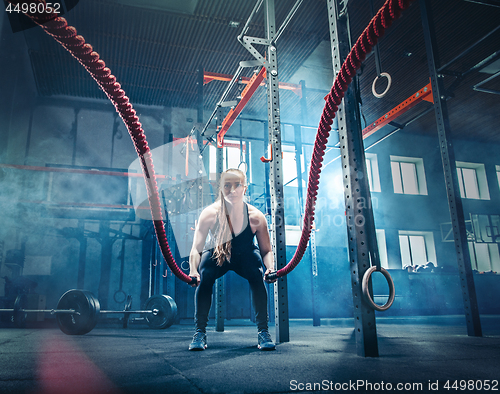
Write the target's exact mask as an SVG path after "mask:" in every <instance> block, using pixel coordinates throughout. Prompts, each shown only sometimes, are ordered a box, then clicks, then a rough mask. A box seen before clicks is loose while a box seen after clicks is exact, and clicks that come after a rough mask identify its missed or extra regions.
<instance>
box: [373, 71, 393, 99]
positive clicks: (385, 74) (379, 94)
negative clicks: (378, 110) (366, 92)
mask: <svg viewBox="0 0 500 394" xmlns="http://www.w3.org/2000/svg"><path fill="white" fill-rule="evenodd" d="M378 77H386V78H387V87H386V88H385V90H384V92H383V93H377V91H376V90H375V84H376V83H377V81H378ZM391 84H392V78H391V76H390V75H389V74H388V73H380V75H377V76H376V77H375V79H374V80H373V83H372V93H373V95H374V96H375V97H376V98H382V97H384V96H385V95H386V94H387V92H388V91H389V89H390V88H391Z"/></svg>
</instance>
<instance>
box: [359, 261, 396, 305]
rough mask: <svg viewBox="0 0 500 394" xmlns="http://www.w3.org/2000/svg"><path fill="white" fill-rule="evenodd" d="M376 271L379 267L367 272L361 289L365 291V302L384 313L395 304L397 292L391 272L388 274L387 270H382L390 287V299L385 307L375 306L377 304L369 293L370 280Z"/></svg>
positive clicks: (371, 268)
mask: <svg viewBox="0 0 500 394" xmlns="http://www.w3.org/2000/svg"><path fill="white" fill-rule="evenodd" d="M376 270H377V267H375V266H373V267H370V268H369V269H368V270H367V271H366V272H365V274H364V275H363V282H362V286H361V287H362V289H363V295H364V296H365V301H366V302H367V303H368V304H369V305H370V306H371V307H372V309H375V310H376V311H380V312H383V311H386V310H387V309H389V308H390V307H391V305H392V303H393V302H394V296H395V293H396V290H395V288H394V282H393V280H392V278H391V275H390V274H389V272H387V270H386V269H384V268H380V272H382V274H383V275H384V276H385V279H387V284H388V285H389V299H388V300H387V303H386V304H385V305H382V306H380V305H377V304H375V302H374V301H373V299H372V297H371V295H370V292H369V291H368V281H369V280H370V276H371V274H372V273H373V272H375V271H376Z"/></svg>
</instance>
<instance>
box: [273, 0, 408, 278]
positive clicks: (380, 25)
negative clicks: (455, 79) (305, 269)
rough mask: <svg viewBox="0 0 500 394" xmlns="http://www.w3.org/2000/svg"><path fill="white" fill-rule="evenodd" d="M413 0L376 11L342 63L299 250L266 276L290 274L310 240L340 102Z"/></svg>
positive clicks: (314, 162)
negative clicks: (354, 78)
mask: <svg viewBox="0 0 500 394" xmlns="http://www.w3.org/2000/svg"><path fill="white" fill-rule="evenodd" d="M412 1H413V0H387V1H386V2H385V3H384V5H383V6H382V8H380V10H379V11H378V12H377V14H376V15H375V16H374V17H373V18H372V20H371V21H370V23H369V24H368V26H367V27H366V28H365V30H364V31H363V33H362V34H361V35H360V36H359V38H358V40H357V41H356V44H354V46H353V47H352V49H351V51H350V52H349V55H348V56H347V58H346V60H345V61H344V63H343V64H342V67H341V68H340V72H339V73H338V75H337V77H336V78H335V81H334V82H333V86H332V89H331V90H330V93H328V96H326V97H325V100H326V103H325V107H324V109H323V113H322V115H321V120H320V123H319V126H318V132H317V134H316V139H315V141H314V149H313V155H312V158H311V166H310V168H309V181H308V187H307V197H306V208H305V211H304V225H303V227H302V234H301V236H300V240H299V244H298V246H297V250H296V251H295V254H294V255H293V257H292V259H291V260H290V262H289V263H288V264H287V265H286V266H285V267H283V268H281V269H280V270H278V271H277V272H276V273H272V274H270V275H268V276H267V278H268V279H271V280H272V279H274V278H276V277H281V276H284V275H287V274H289V273H290V272H291V271H292V270H293V269H294V268H295V267H296V266H297V264H299V262H300V260H301V259H302V257H303V256H304V253H305V251H306V249H307V244H308V242H309V238H310V236H311V227H312V224H313V222H314V207H315V205H316V198H317V195H318V184H319V177H320V174H321V166H322V161H323V156H324V154H325V150H326V143H327V141H328V137H329V136H330V130H331V129H332V128H331V124H332V123H333V118H334V117H335V114H336V113H337V110H338V105H339V104H340V102H341V101H342V98H343V97H344V93H345V92H346V91H347V88H348V86H349V84H350V83H351V81H352V78H353V77H354V76H355V75H356V71H357V70H358V69H359V68H360V67H361V63H362V62H363V60H365V57H366V55H367V54H368V53H370V51H371V50H372V48H373V47H374V46H375V45H376V44H377V42H378V39H379V38H380V37H382V35H383V34H384V32H385V29H387V28H388V27H390V26H391V25H392V22H393V21H394V20H396V19H397V18H399V16H400V15H401V11H403V10H405V9H406V8H408V6H409V5H410V2H412Z"/></svg>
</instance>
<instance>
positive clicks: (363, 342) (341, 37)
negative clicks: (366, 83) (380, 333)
mask: <svg viewBox="0 0 500 394" xmlns="http://www.w3.org/2000/svg"><path fill="white" fill-rule="evenodd" d="M328 18H329V22H330V23H329V26H330V39H331V46H332V58H333V71H334V75H337V74H338V73H339V71H340V68H341V66H342V62H343V61H344V59H345V58H346V57H347V55H348V54H349V50H350V43H349V36H348V34H349V33H348V26H347V24H348V21H347V18H348V17H347V14H344V15H343V16H342V17H338V6H337V0H328ZM355 86H356V83H355V82H353V83H352V84H351V85H350V87H349V89H348V90H347V92H346V94H345V96H344V100H343V101H342V103H341V104H340V105H339V109H338V113H337V118H338V125H339V141H340V149H341V150H340V152H341V161H342V175H343V180H344V196H345V207H346V224H347V237H348V245H349V264H350V271H351V285H352V295H353V302H354V305H353V306H354V323H355V324H354V328H355V338H356V349H357V354H358V355H359V356H362V357H378V344H377V330H376V324H375V313H374V311H373V310H372V309H371V308H370V307H369V306H368V305H367V304H366V302H365V301H364V299H363V292H362V279H363V275H364V273H365V272H366V271H367V270H368V269H369V268H370V257H371V258H372V262H374V263H378V264H380V261H379V260H378V261H377V257H378V253H377V250H376V241H375V242H374V241H373V239H374V238H375V226H374V222H373V212H372V207H371V197H370V189H369V186H368V179H367V177H366V162H365V152H364V146H363V139H362V134H361V130H362V129H361V122H360V115H359V108H358V102H357V99H356V91H355ZM373 260H375V261H373ZM375 265H376V264H375ZM370 292H371V289H370Z"/></svg>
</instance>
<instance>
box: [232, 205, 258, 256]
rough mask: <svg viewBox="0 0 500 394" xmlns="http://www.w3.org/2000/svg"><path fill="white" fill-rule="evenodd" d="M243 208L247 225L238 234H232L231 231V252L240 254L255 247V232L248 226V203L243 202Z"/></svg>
mask: <svg viewBox="0 0 500 394" xmlns="http://www.w3.org/2000/svg"><path fill="white" fill-rule="evenodd" d="M245 210H246V213H247V225H246V227H245V229H244V230H243V231H242V232H241V233H239V234H238V235H236V236H235V235H234V233H233V232H232V231H231V233H232V236H233V239H232V240H231V254H232V255H241V254H244V253H249V252H251V251H252V250H254V249H256V248H257V245H255V243H254V237H255V234H254V233H252V228H251V227H250V215H249V214H248V205H247V203H245Z"/></svg>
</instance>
